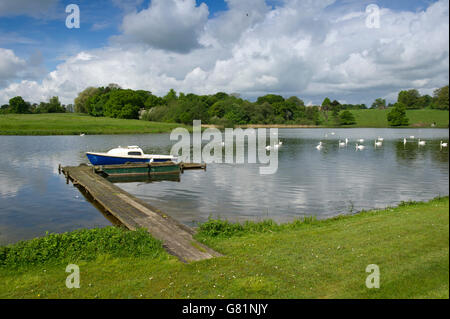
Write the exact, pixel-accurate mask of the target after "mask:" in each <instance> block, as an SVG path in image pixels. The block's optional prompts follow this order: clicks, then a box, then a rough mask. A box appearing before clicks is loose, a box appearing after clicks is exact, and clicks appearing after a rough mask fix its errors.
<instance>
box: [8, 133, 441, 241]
mask: <svg viewBox="0 0 450 319" xmlns="http://www.w3.org/2000/svg"><path fill="white" fill-rule="evenodd" d="M331 131H334V132H335V134H334V135H331V134H330V133H331ZM327 133H328V134H327ZM326 134H327V135H326ZM410 135H414V136H416V137H420V138H422V139H424V140H426V141H427V144H426V145H425V146H423V147H419V146H418V144H417V139H416V140H410V139H409V138H408V142H407V143H406V145H404V144H403V137H409V136H410ZM279 136H280V138H281V140H283V142H284V143H283V146H282V147H281V148H280V149H279V168H278V171H277V173H276V174H273V175H260V174H259V164H209V165H208V168H207V170H206V171H186V172H185V173H184V174H182V175H181V177H180V178H176V180H175V181H174V180H162V181H158V182H155V180H154V179H153V180H139V181H132V180H113V182H115V183H117V185H118V186H119V187H122V188H123V189H125V190H126V191H128V192H130V193H131V194H133V195H135V196H138V197H140V198H141V199H143V200H145V201H147V202H149V203H150V204H152V205H153V206H156V207H158V208H160V209H161V210H163V211H165V212H166V213H168V214H170V215H171V216H173V217H175V218H176V219H178V220H180V221H181V222H184V223H186V224H189V225H193V224H195V222H198V221H204V220H206V219H207V218H208V216H212V217H221V218H227V219H230V220H235V221H238V220H245V219H255V220H258V219H264V218H273V219H275V220H277V221H288V220H291V219H293V218H296V217H301V216H305V215H316V216H318V217H319V218H325V217H330V216H333V215H336V214H340V213H348V212H349V211H350V210H352V209H353V210H361V209H368V208H375V207H378V208H381V207H385V206H387V205H395V204H397V203H399V202H400V201H402V200H426V199H430V198H432V197H435V196H437V195H448V193H449V191H448V176H449V174H448V168H449V166H448V149H447V148H444V149H442V150H441V149H440V147H439V143H440V140H443V141H444V142H448V130H441V129H280V130H279ZM326 136H327V137H326ZM378 136H382V137H383V138H384V142H383V146H382V147H381V148H377V149H375V148H374V139H375V138H377V137H378ZM345 138H348V139H349V140H350V142H349V144H348V145H347V147H339V145H338V140H339V139H341V140H344V139H345ZM359 138H363V139H365V142H364V143H363V144H364V145H365V146H366V149H365V150H363V151H356V150H355V141H356V139H359ZM318 141H322V142H323V145H324V148H323V149H322V150H321V151H318V150H316V149H315V146H316V145H317V143H318ZM173 143H174V142H171V141H170V140H169V134H156V135H111V136H84V137H79V136H48V137H34V136H30V137H24V136H0V147H1V149H2V150H3V152H2V154H1V155H0V243H2V244H4V243H9V242H14V241H17V240H20V239H26V238H31V237H35V236H39V235H43V234H44V233H45V231H50V232H63V231H69V230H73V229H77V228H87V227H102V226H106V225H110V224H111V223H112V222H111V221H109V220H108V219H106V218H105V217H104V216H103V215H102V214H100V213H99V212H98V210H97V209H96V208H95V207H94V206H92V205H91V204H90V203H89V202H88V201H87V200H86V198H85V197H84V196H83V195H82V194H80V192H79V191H78V190H77V189H76V188H75V187H72V186H71V185H66V183H65V179H64V177H63V176H59V175H58V170H57V167H58V164H60V163H61V164H63V165H78V164H79V163H84V162H86V158H85V156H84V152H86V151H107V150H109V149H111V148H113V147H116V146H118V145H140V146H142V148H143V149H144V151H145V152H146V153H161V154H167V153H169V151H170V148H171V146H172V144H173Z"/></svg>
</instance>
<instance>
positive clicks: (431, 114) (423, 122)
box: [329, 109, 449, 127]
mask: <svg viewBox="0 0 450 319" xmlns="http://www.w3.org/2000/svg"><path fill="white" fill-rule="evenodd" d="M351 112H352V113H353V114H354V115H355V118H356V125H351V126H348V127H389V126H388V122H387V113H388V112H390V110H351ZM330 116H331V114H330ZM406 116H407V117H408V119H409V126H410V127H431V124H432V123H433V122H435V123H436V127H448V118H449V112H448V111H441V110H429V109H425V110H408V111H406ZM329 125H330V126H333V124H332V123H331V121H330V123H329ZM346 127H347V126H346Z"/></svg>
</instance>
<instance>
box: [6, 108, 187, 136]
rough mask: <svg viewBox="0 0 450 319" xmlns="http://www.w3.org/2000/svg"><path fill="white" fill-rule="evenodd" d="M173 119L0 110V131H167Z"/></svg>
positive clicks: (14, 132) (121, 132) (20, 133)
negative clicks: (0, 111)
mask: <svg viewBox="0 0 450 319" xmlns="http://www.w3.org/2000/svg"><path fill="white" fill-rule="evenodd" d="M177 127H186V128H187V126H185V125H182V124H176V123H158V122H149V121H140V120H124V119H114V118H109V117H93V116H89V115H86V114H79V113H45V114H3V115H0V135H78V134H81V133H84V134H88V135H91V134H144V133H166V132H170V131H171V130H172V129H174V128H177Z"/></svg>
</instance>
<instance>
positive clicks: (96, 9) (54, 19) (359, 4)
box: [0, 0, 448, 102]
mask: <svg viewBox="0 0 450 319" xmlns="http://www.w3.org/2000/svg"><path fill="white" fill-rule="evenodd" d="M40 1H41V2H42V3H44V5H43V9H42V11H39V10H38V11H37V12H36V10H32V9H31V8H27V1H24V0H14V1H13V0H2V1H1V2H4V3H6V5H5V4H3V7H2V4H0V48H3V49H6V50H11V51H12V52H13V55H14V57H15V58H18V59H20V60H22V61H25V62H24V63H26V64H27V65H32V66H33V67H36V65H39V71H36V70H35V69H33V70H34V71H33V72H31V71H30V70H31V69H30V70H22V69H21V71H20V72H19V71H17V72H16V73H14V72H12V71H9V72H6V71H5V75H3V77H2V74H0V92H1V90H2V89H3V90H5V88H8V86H11V84H13V83H19V82H21V81H24V80H29V81H36V83H37V84H38V85H41V81H42V80H43V79H44V78H46V77H48V74H49V73H50V72H52V71H54V70H56V69H57V67H58V65H63V64H65V63H66V62H67V59H68V58H69V57H73V56H76V55H77V54H79V53H80V52H95V50H105V49H106V48H111V47H114V48H117V47H118V44H117V43H116V42H114V39H116V38H115V37H120V38H125V37H129V36H128V33H130V34H131V33H133V32H134V31H133V30H135V29H133V30H131V29H130V30H131V31H129V32H128V33H127V31H126V30H124V28H123V23H124V17H125V16H127V15H132V16H133V15H135V14H136V13H139V12H143V11H144V12H145V11H150V7H149V6H150V1H149V0H127V1H117V0H99V1H90V0H81V1H75V0H36V1H34V2H35V3H39V2H40ZM170 1H177V0H170ZM192 1H193V0H192ZM234 1H236V0H234ZM261 1H263V0H261ZM261 1H259V0H248V2H252V3H251V4H249V6H248V11H249V12H250V15H251V17H252V19H253V17H255V18H254V21H252V22H251V23H250V24H249V25H245V26H243V27H242V28H243V29H239V30H238V29H237V30H236V33H239V34H242V35H243V36H242V37H241V38H239V39H240V40H239V41H241V42H242V43H239V41H238V39H237V38H236V39H233V41H235V42H232V43H231V44H232V45H234V46H235V47H234V50H238V48H237V47H236V46H239V45H245V44H244V43H243V37H244V36H246V35H247V34H248V33H251V32H253V31H254V28H258V26H261V25H264V23H268V22H267V21H269V20H271V19H274V18H273V16H272V15H271V13H270V12H271V11H272V13H273V12H278V11H279V12H280V13H281V12H284V11H283V8H284V7H286V6H288V4H287V2H289V1H290V0H288V1H286V2H285V1H281V0H273V1H265V5H266V8H263V9H261V10H260V9H258V7H257V6H258V3H259V2H261ZM17 2H19V3H20V2H22V3H24V5H23V8H22V9H23V10H21V9H20V8H18V7H17ZM119 2H121V3H122V4H121V5H119V4H118V3H119ZM245 2H246V0H242V3H245ZM294 2H295V0H292V3H294ZM330 2H333V1H330ZM8 3H11V5H10V6H9V7H8ZM14 3H15V4H14ZM28 3H29V2H28ZM72 3H73V4H77V5H79V7H80V11H81V28H80V29H68V28H66V27H65V19H66V16H67V13H65V7H66V5H68V4H72ZM202 3H204V4H206V5H207V8H208V12H209V14H208V16H207V18H206V20H205V19H203V20H202V18H201V13H200V11H201V10H200V9H199V6H200V5H201V4H202ZM230 3H231V2H230ZM230 3H227V2H225V1H223V0H205V1H201V0H195V5H196V8H194V7H193V8H191V9H189V10H190V12H192V15H193V16H195V17H196V18H195V19H197V20H198V21H197V20H196V21H195V23H198V24H199V25H200V27H199V28H200V29H201V30H200V29H198V30H200V31H198V32H199V34H198V39H200V40H199V42H198V43H203V42H204V41H210V39H211V37H217V39H216V40H217V41H219V42H221V41H222V43H221V44H220V45H218V46H217V47H214V46H215V45H216V44H210V46H211V47H214V48H215V49H217V51H220V50H221V49H223V50H224V51H225V50H228V54H222V55H221V54H219V53H217V52H216V51H214V52H215V53H214V54H217V57H216V59H215V60H213V61H210V62H209V63H208V65H203V64H201V63H199V64H198V65H197V66H196V65H193V64H190V65H189V67H187V66H186V70H187V71H186V73H185V74H183V75H184V76H187V74H189V72H188V71H193V70H195V69H196V67H198V68H200V69H201V70H202V71H205V72H208V71H209V70H212V66H213V65H214V63H215V65H216V66H217V61H221V59H226V58H231V57H232V55H233V54H234V53H233V51H232V50H233V49H232V48H231V44H230V45H229V43H225V44H224V42H225V41H224V40H223V39H222V38H221V36H223V35H224V34H225V33H226V34H227V35H228V36H230V37H232V34H231V33H232V31H230V28H232V27H233V24H232V21H237V20H233V19H236V14H239V12H238V11H239V10H241V9H239V8H240V7H239V8H237V7H238V5H236V4H231V6H233V5H234V6H235V7H234V8H235V9H234V10H230ZM435 3H436V1H431V0H397V1H388V0H379V1H365V0H361V1H354V0H340V1H335V2H334V3H331V4H327V5H323V6H322V7H320V8H316V7H314V8H309V7H307V6H305V5H304V4H303V3H302V4H291V3H290V4H289V6H293V8H294V9H295V10H297V11H295V12H298V21H300V20H301V19H304V17H302V10H303V11H305V10H309V9H311V10H314V11H313V12H315V13H316V14H317V15H318V16H320V17H321V19H322V20H321V21H320V23H319V24H320V25H316V22H313V23H311V27H310V28H311V30H308V27H307V26H306V27H305V26H304V25H299V28H300V27H305V28H306V30H305V32H304V33H305V34H307V33H310V32H319V31H318V30H322V29H327V30H326V31H325V30H324V31H323V32H324V33H323V37H324V38H325V37H326V36H327V34H328V35H330V34H332V28H330V27H329V23H328V21H327V18H329V19H335V18H336V16H338V15H345V14H347V13H351V12H360V13H363V12H364V10H365V8H366V7H367V5H369V4H377V5H378V6H379V7H380V8H386V9H389V14H390V15H392V16H394V15H395V14H397V15H398V16H400V15H402V16H403V17H405V19H412V20H411V21H413V20H414V19H416V20H417V19H419V16H420V14H421V12H422V13H423V12H426V11H427V9H428V8H430V6H432V5H433V4H435ZM441 3H443V6H444V7H446V8H448V1H441ZM242 6H243V5H241V7H242ZM244 7H245V6H244ZM236 8H237V9H236ZM2 9H3V12H2ZM242 10H243V11H242V12H241V13H245V12H244V11H247V10H246V9H245V8H244V9H242ZM196 11H198V14H197V13H195V12H196ZM228 11H230V12H228ZM430 11H431V10H430ZM161 12H163V11H161ZM236 12H238V13H236ZM408 12H409V13H410V14H412V15H417V17H416V18H414V17H412V18H411V17H410V16H409V15H407V13H408ZM227 13H228V15H227ZM149 14H150V12H149ZM153 17H154V16H153ZM183 17H186V16H183ZM221 17H222V18H221ZM132 18H133V19H139V18H141V17H140V16H139V15H135V16H133V17H132ZM244 18H245V17H244V16H242V17H241V19H244ZM308 18H309V17H308ZM141 19H142V18H141ZM204 20H205V21H204ZM227 20H228V21H227ZM130 21H131V18H130ZM314 21H315V20H314ZM133 23H135V24H133V25H132V26H131V27H132V28H137V27H141V26H142V27H143V28H144V27H145V25H143V24H145V21H137V22H133ZM136 23H137V24H136ZM193 23H194V22H193ZM226 23H230V24H229V25H227V27H226V28H225V26H224V25H226ZM276 23H279V24H281V23H282V22H280V21H277V22H276ZM219 24H222V25H223V26H220V25H219ZM136 25H138V26H136ZM218 25H219V26H218ZM131 27H130V28H131ZM194 27H195V28H197V27H196V26H195V25H194V26H193V28H194ZM339 27H341V26H340V25H339ZM347 27H349V26H348V25H346V26H342V28H347ZM149 28H154V26H149ZM168 28H170V26H168ZM214 28H216V29H214ZM220 28H222V30H219V29H220ZM212 29H214V30H216V31H217V30H219V31H217V32H215V33H208V30H212ZM313 29H314V30H313ZM149 30H151V29H149ZM193 30H194V29H193ZM195 30H197V29H195ZM204 30H206V31H204ZM280 30H281V33H280V34H279V35H278V36H279V37H281V38H282V37H285V36H290V34H284V33H283V32H284V31H282V30H283V29H282V28H280ZM343 30H344V29H343ZM160 31H161V32H164V30H158V32H160ZM291 31H292V30H291ZM291 31H289V32H291ZM139 32H140V33H138V34H134V33H133V34H132V35H133V37H132V38H133V39H135V38H136V37H140V40H139V41H137V42H136V46H135V47H134V48H131V49H130V45H132V44H130V41H131V42H132V41H133V40H130V39H127V40H126V41H125V42H126V43H127V45H125V44H123V43H124V42H123V41H122V42H121V43H122V44H121V49H122V50H125V51H126V50H131V51H133V50H135V48H137V47H140V48H141V45H142V43H143V42H145V43H144V44H145V45H147V46H148V48H149V50H150V49H151V50H154V49H158V50H166V51H167V47H158V46H157V45H155V42H154V41H156V40H154V39H150V40H148V39H147V38H146V37H145V36H143V33H144V32H145V28H144V29H142V31H139ZM149 32H151V31H149ZM153 32H155V31H153ZM168 32H169V31H168ZM173 32H176V30H171V31H170V32H169V33H167V34H170V35H172V34H174V33H173ZM320 32H322V31H320ZM446 32H448V22H447V31H446ZM258 35H261V34H260V33H258ZM255 36H256V32H255ZM271 36H273V35H271ZM399 36H401V34H400V35H399ZM142 37H143V38H142ZM275 37H276V36H275ZM294 38H295V39H296V40H299V37H298V36H294V37H293V38H292V39H294ZM201 39H207V40H201ZM249 39H250V40H251V38H249ZM255 39H256V38H255ZM202 41H203V42H202ZM230 41H231V40H230ZM293 41H294V40H293ZM299 41H300V40H299ZM300 42H301V41H300ZM300 42H299V43H300ZM208 43H209V42H208ZM211 43H212V42H211ZM447 43H448V42H447ZM202 46H203V47H204V45H203V44H202ZM198 47H199V46H197V47H195V46H193V47H189V48H186V50H185V51H179V52H170V50H168V51H169V52H166V53H167V55H168V56H170V55H172V54H178V53H180V52H181V53H183V54H190V53H191V52H193V51H195V50H197V49H196V48H198ZM285 49H286V51H288V50H289V48H288V47H286V48H285ZM142 50H145V48H144V49H142ZM149 50H147V51H145V52H147V54H150V52H152V54H153V53H154V54H157V55H158V56H159V53H156V52H155V51H149ZM355 50H356V51H355V52H353V53H356V52H359V53H360V52H363V51H364V50H362V49H361V48H355ZM197 51H198V50H197ZM212 51H213V50H209V51H207V50H205V51H204V53H203V54H204V55H205V56H206V55H209V54H211V52H212ZM158 52H159V51H158ZM446 52H447V56H445V54H446ZM446 52H444V53H443V54H444V58H446V59H447V60H448V50H447V51H446ZM196 54H197V55H196V56H195V58H196V59H198V55H200V53H198V52H197V53H196ZM274 54H275V53H274ZM351 54H352V52H348V53H347V56H346V57H347V60H348V59H349V58H350V57H351ZM440 54H442V52H440ZM152 56H153V55H152ZM186 57H188V56H187V55H186ZM208 57H209V56H208ZM190 58H192V59H193V58H194V57H190ZM333 58H334V57H331V56H330V59H333ZM327 60H328V58H327ZM342 62H343V61H342ZM24 63H22V64H24ZM447 64H448V63H447ZM183 67H184V66H181V68H183ZM411 67H412V68H413V67H414V66H411ZM5 68H6V67H5ZM149 68H151V67H150V66H149ZM168 68H170V66H168ZM208 68H209V70H208ZM188 69H189V70H188ZM0 72H2V69H1V61H0ZM158 72H159V74H162V73H164V71H163V70H159V71H158ZM275 73H277V72H276V70H274V71H273V72H272V73H271V72H268V73H267V74H263V75H260V76H261V79H262V80H261V81H262V82H264V83H266V82H267V83H269V82H270V81H271V80H270V79H271V78H276V77H277V76H276V75H274V74H275ZM24 74H32V75H31V76H28V77H27V76H26V75H24ZM167 74H170V72H168V73H167ZM174 77H175V78H177V79H178V78H179V77H180V75H176V76H174ZM264 79H266V80H267V81H266V80H264ZM278 80H279V79H278ZM420 80H421V78H420V76H419V77H418V79H417V81H418V82H417V83H418V84H420ZM445 80H446V79H445V78H444V81H445ZM424 81H425V80H424ZM447 81H448V78H447ZM123 82H124V83H128V82H130V83H132V82H133V81H126V80H125V81H123ZM150 82H151V81H150ZM272 82H273V83H275V82H276V81H275V80H273V81H272ZM278 82H280V81H278ZM100 84H103V83H99V85H100ZM264 85H265V86H264V87H262V86H260V87H258V86H257V85H255V86H253V87H252V86H251V85H246V84H242V93H243V94H244V95H246V96H252V95H255V94H257V93H258V94H259V92H260V91H264V90H266V91H270V90H271V87H270V85H266V84H264ZM408 85H409V86H411V84H410V83H405V86H408ZM2 86H3V87H2ZM417 86H418V87H419V88H420V85H417ZM306 87H307V85H304V86H302V87H299V89H298V91H295V90H294V91H292V88H289V89H287V90H286V91H285V92H283V90H282V88H280V87H279V86H276V85H275V86H273V91H275V92H280V93H282V94H290V93H292V94H298V95H302V94H304V95H306V96H310V97H311V100H313V101H315V99H314V97H313V96H314V92H315V89H313V90H310V91H308V90H303V89H304V88H306ZM382 87H383V86H382V85H377V90H376V92H377V94H383V93H384V96H389V94H392V92H388V91H387V90H386V91H385V92H382V91H383V88H382ZM180 88H183V86H182V85H181V84H180ZM189 88H190V87H186V89H189ZM220 88H221V87H220V86H218V87H217V89H220ZM232 88H233V89H239V85H235V86H233V87H232ZM302 88H303V89H302ZM294 89H295V88H294ZM368 89H370V88H368ZM424 90H425V91H427V92H430V91H431V90H432V88H431V87H430V86H429V85H428V86H424ZM56 91H57V90H56ZM56 91H55V92H56ZM351 91H352V89H351V88H350V89H343V90H342V95H343V96H344V97H345V98H347V97H348V98H350V99H352V100H353V101H355V102H357V101H358V99H360V96H361V94H362V93H361V92H359V91H360V90H358V92H355V95H354V98H352V92H351ZM5 92H6V91H4V92H3V96H4V97H6V96H7V94H10V93H5ZM48 93H49V94H50V93H51V94H54V93H52V92H48ZM56 93H57V92H56ZM66 93H67V92H66ZM320 94H322V93H320ZM66 95H67V94H66ZM1 96H2V95H1V93H0V97H1Z"/></svg>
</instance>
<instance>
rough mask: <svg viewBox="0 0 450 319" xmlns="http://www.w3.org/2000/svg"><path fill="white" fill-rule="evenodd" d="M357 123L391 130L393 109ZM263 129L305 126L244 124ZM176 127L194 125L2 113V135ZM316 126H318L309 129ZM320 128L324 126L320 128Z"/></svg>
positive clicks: (428, 116)
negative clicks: (388, 113)
mask: <svg viewBox="0 0 450 319" xmlns="http://www.w3.org/2000/svg"><path fill="white" fill-rule="evenodd" d="M351 112H352V113H353V114H354V116H355V119H356V124H354V125H346V126H340V127H373V128H383V127H389V125H388V123H387V119H386V115H387V112H389V110H378V109H377V110H370V109H369V110H351ZM406 115H407V117H408V118H409V123H410V124H409V127H424V128H429V127H431V125H432V124H433V123H436V125H435V127H437V128H446V127H448V123H449V112H448V111H442V110H432V109H422V110H408V111H407V112H406ZM321 117H322V121H323V123H322V125H321V126H325V127H336V125H335V124H334V123H333V120H332V119H331V114H329V119H328V122H327V121H325V119H324V117H323V114H321ZM245 126H259V127H302V125H244V127H245ZM176 127H185V128H188V129H190V126H186V125H183V124H177V123H162V122H151V121H144V120H128V119H127V120H125V119H114V118H109V117H92V116H89V115H86V114H79V113H46V114H0V135H78V134H81V133H84V134H89V135H91V134H146V133H166V132H170V131H171V130H172V129H174V128H176ZM308 127H314V126H310V125H309V126H308ZM319 127H320V126H319Z"/></svg>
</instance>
